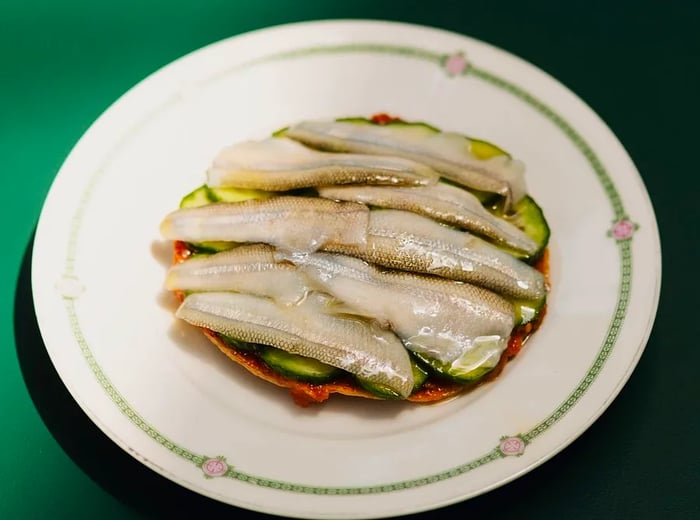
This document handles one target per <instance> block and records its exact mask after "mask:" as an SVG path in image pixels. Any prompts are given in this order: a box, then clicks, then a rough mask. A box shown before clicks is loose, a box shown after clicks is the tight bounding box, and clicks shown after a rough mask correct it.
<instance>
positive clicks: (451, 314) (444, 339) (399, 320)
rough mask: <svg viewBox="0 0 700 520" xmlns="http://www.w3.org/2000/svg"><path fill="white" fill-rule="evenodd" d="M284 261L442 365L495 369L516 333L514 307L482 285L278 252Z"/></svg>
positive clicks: (341, 258) (327, 257)
mask: <svg viewBox="0 0 700 520" xmlns="http://www.w3.org/2000/svg"><path fill="white" fill-rule="evenodd" d="M278 258H284V259H286V260H289V261H291V262H293V263H295V264H296V265H297V266H298V267H299V269H301V270H302V271H303V272H304V273H306V274H307V276H308V277H309V279H311V280H313V281H314V282H315V283H317V284H319V286H320V287H321V288H322V290H324V291H326V292H327V293H329V294H331V295H333V296H334V297H336V298H338V299H339V300H340V301H342V302H343V304H344V305H345V306H347V307H348V308H350V309H353V310H354V311H355V312H357V313H358V314H362V315H363V316H368V317H372V318H375V319H377V320H379V322H380V323H383V324H386V325H388V326H389V327H390V328H391V329H392V330H393V331H394V332H396V334H398V335H399V337H400V338H401V339H402V340H403V342H404V344H405V345H406V348H408V349H410V350H413V351H415V352H418V353H422V354H425V355H427V356H429V357H431V358H433V359H436V360H438V361H441V362H445V363H454V362H460V361H464V360H466V359H471V360H477V361H478V363H477V361H474V363H477V364H478V366H480V367H489V368H491V367H493V366H495V365H496V363H497V362H498V360H499V359H500V356H501V354H502V353H503V350H504V349H505V348H506V345H507V341H508V338H509V336H510V334H511V332H512V330H513V326H514V323H515V317H514V310H513V305H512V304H511V303H510V302H508V301H507V300H506V299H504V298H502V297H501V296H498V295H497V294H495V293H493V292H491V291H488V290H485V289H482V288H480V287H476V286H473V285H469V284H465V283H460V282H455V281H452V280H446V279H444V278H438V277H432V276H423V275H418V274H413V273H405V272H396V271H386V272H382V271H380V270H379V269H377V268H376V267H373V266H371V265H369V264H368V263H367V262H364V261H362V260H360V259H358V258H352V257H349V256H345V255H334V254H330V253H320V252H317V253H311V254H291V255H289V254H284V253H278ZM474 368H476V366H475V367H474Z"/></svg>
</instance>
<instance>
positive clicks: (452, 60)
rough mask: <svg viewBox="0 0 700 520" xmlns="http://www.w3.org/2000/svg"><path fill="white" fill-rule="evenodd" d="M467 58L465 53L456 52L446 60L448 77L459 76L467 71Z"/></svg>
mask: <svg viewBox="0 0 700 520" xmlns="http://www.w3.org/2000/svg"><path fill="white" fill-rule="evenodd" d="M468 65H469V64H468V63H467V58H466V57H465V56H464V53H463V52H456V53H455V54H452V55H450V56H447V58H445V71H446V72H447V75H448V76H459V75H460V74H464V72H465V71H466V70H467V66H468Z"/></svg>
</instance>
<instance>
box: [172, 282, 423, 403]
mask: <svg viewBox="0 0 700 520" xmlns="http://www.w3.org/2000/svg"><path fill="white" fill-rule="evenodd" d="M176 315H177V317H179V318H181V319H183V320H185V321H187V322H189V323H191V324H192V325H196V326H199V327H205V328H208V329H210V330H213V331H215V332H219V333H221V334H225V335H226V336H229V337H232V338H234V339H238V340H240V341H245V342H249V343H261V344H264V345H270V346H273V347H277V348H279V349H282V350H285V351H287V352H290V353H292V354H299V355H301V356H306V357H311V358H314V359H316V360H318V361H321V362H323V363H326V364H328V365H332V366H334V367H338V368H341V369H343V370H346V371H348V372H350V373H352V374H355V375H356V376H358V377H361V378H362V379H365V380H367V381H369V382H370V383H375V384H380V385H384V386H386V387H388V388H390V389H391V390H393V391H395V392H397V393H398V394H400V395H401V396H403V397H407V396H408V395H409V394H410V393H411V390H412V389H413V372H412V369H411V362H410V359H409V357H408V352H407V351H406V349H405V348H404V347H403V345H402V344H401V341H400V340H399V339H398V338H397V337H396V335H394V334H393V333H391V332H389V331H387V330H385V329H382V328H380V327H378V326H377V325H376V324H374V325H373V324H372V322H370V321H367V320H363V319H360V318H357V317H354V318H350V317H341V316H336V315H332V314H329V310H328V308H327V306H326V304H325V299H324V298H323V297H322V296H320V295H317V294H311V295H309V297H308V298H306V299H305V300H303V302H301V303H299V304H298V305H291V306H280V305H277V304H275V302H273V301H272V300H270V299H268V298H261V297H258V296H252V295H247V294H237V293H227V292H208V293H193V294H190V295H189V296H187V298H185V300H184V302H183V303H182V305H181V306H180V308H179V309H178V311H177V313H176Z"/></svg>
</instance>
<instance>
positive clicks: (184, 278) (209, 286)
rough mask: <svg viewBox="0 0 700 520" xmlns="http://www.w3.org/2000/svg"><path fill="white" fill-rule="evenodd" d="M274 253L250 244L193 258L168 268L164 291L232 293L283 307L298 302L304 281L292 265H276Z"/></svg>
mask: <svg viewBox="0 0 700 520" xmlns="http://www.w3.org/2000/svg"><path fill="white" fill-rule="evenodd" d="M274 251H275V249H274V248H273V247H272V246H268V245H264V244H251V245H242V246H238V247H235V248H233V249H231V250H229V251H222V252H221V253H216V254H214V255H208V256H195V257H192V258H190V259H188V260H187V261H186V262H180V263H179V264H175V265H174V266H172V267H171V268H170V270H169V271H168V275H167V277H166V279H165V287H166V289H168V290H171V291H174V290H180V291H197V292H200V291H235V292H240V293H246V294H255V295H257V296H267V297H269V298H273V299H275V300H276V301H279V302H281V303H286V304H289V303H295V302H299V301H301V300H302V299H303V298H304V296H305V295H306V293H307V291H308V287H307V282H306V278H305V277H304V275H303V274H302V273H300V272H299V270H298V269H297V268H296V267H295V266H293V265H292V264H290V263H287V262H277V261H276V260H275V258H274Z"/></svg>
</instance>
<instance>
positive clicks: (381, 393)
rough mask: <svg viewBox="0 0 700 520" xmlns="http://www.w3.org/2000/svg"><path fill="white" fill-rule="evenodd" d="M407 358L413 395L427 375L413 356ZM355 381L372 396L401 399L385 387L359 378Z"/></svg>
mask: <svg viewBox="0 0 700 520" xmlns="http://www.w3.org/2000/svg"><path fill="white" fill-rule="evenodd" d="M409 357H410V359H411V370H412V371H413V390H411V393H413V392H415V391H416V390H418V389H419V388H420V387H421V386H423V383H425V381H426V380H427V379H428V376H429V373H428V371H427V370H426V369H425V368H424V367H423V366H421V365H420V363H418V362H417V361H416V359H415V358H414V357H413V355H409ZM355 380H356V381H357V383H358V384H359V385H360V386H361V387H362V388H364V389H365V390H367V391H368V392H369V393H370V394H372V395H376V396H377V397H380V398H382V399H402V397H401V395H399V394H398V393H397V392H395V391H394V390H391V389H390V388H388V387H386V386H385V385H381V384H378V383H372V382H370V381H367V380H366V379H362V378H359V377H356V378H355Z"/></svg>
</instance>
